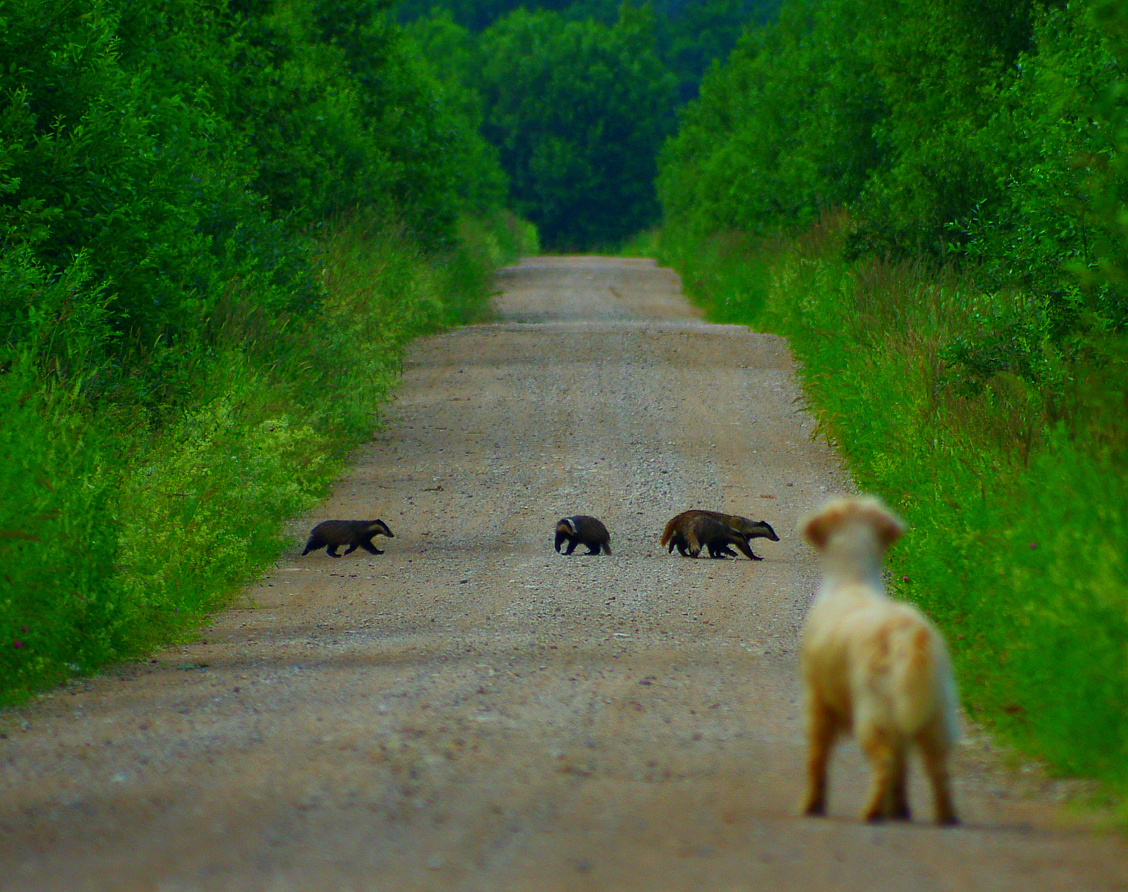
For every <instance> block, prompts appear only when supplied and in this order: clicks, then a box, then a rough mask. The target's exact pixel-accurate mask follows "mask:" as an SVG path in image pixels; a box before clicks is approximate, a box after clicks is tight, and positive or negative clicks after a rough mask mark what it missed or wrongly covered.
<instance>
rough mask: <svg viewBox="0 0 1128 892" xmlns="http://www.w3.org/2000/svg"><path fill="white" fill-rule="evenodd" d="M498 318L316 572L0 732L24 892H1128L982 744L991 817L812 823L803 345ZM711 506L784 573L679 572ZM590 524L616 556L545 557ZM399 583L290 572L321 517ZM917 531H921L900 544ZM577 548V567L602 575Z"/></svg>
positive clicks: (424, 405)
mask: <svg viewBox="0 0 1128 892" xmlns="http://www.w3.org/2000/svg"><path fill="white" fill-rule="evenodd" d="M499 287H500V288H501V289H502V293H501V294H500V295H499V296H498V298H497V300H496V309H497V315H498V319H499V320H501V321H499V322H497V323H495V324H490V325H480V326H475V327H471V328H465V329H461V330H458V331H453V332H449V333H446V334H441V335H438V336H435V337H431V338H427V339H425V340H422V341H420V342H418V343H417V344H416V345H415V346H414V348H413V349H412V350H411V352H410V354H409V356H408V358H407V362H406V366H405V373H404V381H403V387H402V390H401V392H400V395H399V398H398V399H397V401H396V403H395V404H394V405H393V406H392V407H391V409H390V412H389V415H388V418H387V423H386V425H385V426H384V428H383V429H382V430H381V431H380V432H379V433H378V434H377V435H376V437H375V439H374V440H373V441H372V442H371V443H370V444H367V445H366V446H364V447H363V448H361V449H359V450H358V451H357V453H356V455H355V460H354V462H353V465H352V469H351V470H350V471H349V473H348V474H346V475H345V476H344V477H343V478H342V479H341V480H340V481H339V482H338V484H337V486H336V488H335V491H334V493H333V495H332V496H331V498H330V499H329V501H328V502H327V503H326V504H325V505H324V506H322V507H321V508H319V509H318V510H317V511H316V512H315V513H313V514H311V515H310V516H308V517H304V518H300V519H299V520H298V521H296V522H295V523H294V526H293V533H294V542H295V550H294V552H293V553H292V554H291V555H288V556H287V557H285V558H284V559H283V560H281V561H280V562H279V563H278V565H277V566H276V567H275V568H274V569H273V570H272V571H271V572H270V573H269V574H267V575H266V576H265V577H264V578H263V579H262V580H261V581H260V582H259V583H257V584H256V585H254V586H252V587H251V588H249V589H248V590H247V591H246V592H245V593H244V594H243V595H242V596H241V597H240V598H239V599H238V600H237V602H236V604H235V606H234V607H233V608H232V609H230V610H228V611H225V612H224V613H223V614H221V615H219V616H217V617H216V618H215V621H214V622H213V623H212V624H211V625H210V626H209V627H208V628H206V629H205V630H204V631H203V633H202V639H201V640H200V641H199V642H197V643H194V644H192V645H190V646H185V647H178V648H175V649H172V650H169V651H167V652H164V653H161V654H158V655H157V656H156V658H155V659H154V660H153V661H151V662H145V663H142V664H139V665H135V666H131V667H126V668H124V669H121V670H119V671H116V672H114V673H112V674H109V675H106V676H103V677H100V678H97V679H93V680H89V681H86V682H81V683H78V684H75V685H72V686H70V687H68V688H65V689H59V690H56V691H55V692H53V693H50V694H47V695H45V696H44V697H42V698H40V699H39V700H37V701H36V702H34V703H32V704H31V705H29V706H28V707H26V708H24V709H22V710H19V711H15V712H8V713H4V714H2V715H0V731H2V732H3V738H2V739H0V760H2V761H0V766H2V767H0V772H2V773H0V783H2V785H3V786H2V788H3V791H4V793H3V800H2V802H0V888H2V889H21V890H25V889H26V890H86V889H91V890H160V892H172V890H259V889H261V890H277V892H284V890H338V889H339V890H384V889H388V890H392V889H394V890H397V892H405V890H429V889H435V890H463V889H465V890H536V892H541V890H571V889H601V890H602V889H616V890H617V889H638V890H682V889H693V890H737V889H739V890H777V889H779V890H783V889H787V890H805V889H820V890H821V889H827V890H855V889H856V890H863V889H864V890H886V889H888V890H901V892H903V890H953V892H954V890H960V892H963V890H985V889H992V890H995V889H998V890H1004V889H1015V890H1018V889H1021V890H1024V892H1036V890H1056V892H1060V890H1073V889H1076V890H1082V889H1084V890H1111V889H1128V846H1126V845H1125V842H1124V840H1123V838H1122V837H1120V836H1117V835H1116V834H1113V833H1111V832H1108V831H1107V830H1103V829H1102V828H1101V826H1100V822H1099V821H1098V819H1097V817H1095V816H1093V815H1090V814H1082V813H1079V812H1077V811H1076V810H1074V809H1070V808H1069V807H1067V806H1064V805H1062V804H1061V802H1060V800H1061V799H1062V787H1061V785H1057V784H1052V783H1049V782H1047V781H1044V780H1041V779H1040V778H1039V776H1038V774H1037V773H1036V772H1033V771H1031V770H1029V769H1024V768H1022V767H1021V766H1018V767H1015V766H1013V765H1011V766H1010V767H1005V766H1004V765H1003V760H1002V759H1001V758H1000V757H999V756H998V755H997V754H996V753H994V752H993V750H992V748H991V747H990V745H989V744H988V743H987V742H986V740H985V739H984V738H983V736H982V735H981V734H978V733H976V732H974V730H973V731H971V732H969V734H968V736H967V739H966V740H965V742H964V744H963V745H962V746H961V748H960V752H959V755H958V757H957V759H956V764H955V769H954V774H955V795H956V800H957V805H958V807H959V808H960V811H961V814H962V816H963V818H964V821H965V823H964V824H963V825H962V826H960V827H958V828H955V829H937V828H934V827H932V826H930V825H929V824H928V823H927V819H928V817H929V816H930V814H931V803H930V802H929V801H928V799H927V795H926V790H925V789H924V786H925V785H924V784H923V783H922V782H921V779H920V777H919V773H917V775H916V778H915V779H916V781H917V783H916V784H915V785H914V790H913V806H914V811H915V813H916V814H917V816H918V820H917V821H916V822H914V823H912V824H910V825H896V826H868V825H863V824H860V823H858V822H857V820H856V816H857V813H858V811H859V810H860V808H861V805H862V796H863V792H864V785H865V768H864V765H863V763H862V760H861V757H860V756H859V754H858V751H857V749H856V748H855V747H854V746H853V745H848V746H845V747H842V748H841V749H840V751H839V753H838V755H837V757H836V759H835V762H834V764H833V766H832V772H831V800H830V816H829V817H828V818H825V819H805V818H800V817H798V816H797V805H798V801H799V796H800V791H801V782H802V774H803V767H802V766H803V742H804V735H803V728H802V720H801V710H800V690H799V686H798V684H797V680H796V656H795V646H796V635H797V631H798V628H799V625H800V622H801V620H802V616H803V613H804V610H805V608H806V605H807V603H808V600H809V597H810V594H811V592H812V590H813V587H814V584H815V580H816V568H815V565H814V563H813V560H812V555H811V554H810V553H809V551H808V549H807V548H806V547H805V546H804V545H803V544H802V543H801V542H800V541H799V540H798V538H797V537H796V535H795V527H796V520H797V518H798V516H799V515H800V514H801V513H803V512H804V511H806V510H807V509H809V508H811V507H812V506H814V505H816V504H818V503H819V502H820V501H822V499H824V498H825V497H826V495H827V494H828V493H831V492H836V491H842V490H846V489H849V488H850V482H849V478H848V476H847V474H846V473H845V471H844V469H843V467H842V465H841V463H840V462H839V460H838V458H837V457H836V456H835V455H834V454H833V452H832V451H831V450H830V449H829V448H828V447H827V446H826V444H825V443H823V442H821V441H820V440H819V439H817V438H816V439H812V438H811V434H812V430H813V422H812V420H811V418H810V417H809V416H808V415H806V414H805V413H804V411H803V410H802V401H801V399H800V395H799V391H798V389H797V385H796V377H795V373H794V369H793V363H792V360H791V358H790V354H789V352H788V349H787V345H786V343H785V342H784V341H782V340H781V339H779V338H776V337H773V336H770V335H763V334H755V333H751V332H749V331H747V330H746V329H743V328H740V327H735V326H716V325H709V324H706V323H704V322H702V321H700V320H699V318H697V313H696V312H695V311H694V310H693V309H692V308H691V307H690V306H689V305H688V304H687V303H686V302H685V301H684V299H683V298H682V297H681V296H680V292H679V283H678V280H677V277H676V276H675V275H674V274H673V273H671V272H670V271H668V270H663V269H658V268H655V266H654V265H653V264H652V263H651V262H649V261H639V260H614V259H605V258H538V259H531V260H527V261H525V262H523V263H521V264H519V265H517V266H515V267H511V268H508V269H506V270H503V271H502V273H501V274H500V276H499ZM689 507H710V508H717V509H721V510H727V511H732V512H735V513H740V514H744V515H748V516H751V517H753V518H754V519H763V520H766V521H768V522H769V523H771V524H772V525H773V526H774V527H775V529H776V531H777V532H778V533H779V535H780V537H781V541H780V542H777V543H773V542H768V541H765V540H755V541H754V543H753V547H754V549H755V550H756V552H757V553H758V554H759V555H761V556H762V557H763V558H764V560H763V561H761V562H752V561H748V560H743V559H742V560H728V561H720V560H707V559H699V560H690V559H687V558H682V557H679V556H678V555H677V553H676V552H675V554H673V555H669V554H667V553H665V551H664V550H662V549H660V547H659V544H658V537H659V533H660V531H661V529H662V525H663V524H664V522H665V521H666V520H667V519H668V518H669V517H671V516H672V515H674V514H675V513H677V512H679V511H682V510H684V509H686V508H689ZM576 513H588V514H594V515H596V516H598V517H600V518H601V519H602V520H603V521H604V522H605V523H606V525H607V526H608V528H609V529H610V531H611V545H612V548H613V552H614V553H613V554H612V555H611V556H600V557H586V556H581V554H580V553H577V554H575V555H573V556H571V557H564V556H562V555H559V554H557V553H556V552H554V551H553V548H552V540H553V530H554V525H555V521H556V520H557V519H558V518H559V517H562V516H565V515H570V514H576ZM373 516H377V517H381V518H382V519H384V520H385V521H386V522H387V523H388V524H389V526H390V527H391V528H392V530H393V531H394V532H395V534H396V535H395V538H394V539H384V538H377V539H376V544H377V545H378V546H379V547H381V548H384V549H386V553H385V554H384V555H382V556H378V557H377V556H372V555H368V554H365V553H364V552H355V553H354V554H351V555H349V556H348V557H346V558H342V559H339V560H334V559H332V558H330V557H328V556H326V555H325V554H324V552H321V553H316V554H311V555H309V556H307V557H304V558H303V557H300V556H299V555H300V551H301V542H302V541H304V534H305V533H306V532H307V531H308V530H309V528H310V527H311V526H312V525H313V523H314V522H316V521H318V520H322V519H325V518H329V517H339V518H354V517H355V518H367V517H373ZM910 535H912V534H911V533H910ZM581 551H582V549H581Z"/></svg>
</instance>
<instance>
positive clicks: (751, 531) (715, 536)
mask: <svg viewBox="0 0 1128 892" xmlns="http://www.w3.org/2000/svg"><path fill="white" fill-rule="evenodd" d="M699 517H706V518H709V519H710V520H712V521H714V522H715V523H716V524H719V525H721V527H727V528H728V529H729V530H730V531H731V532H732V533H733V534H734V536H735V537H736V538H732V537H728V536H726V535H725V534H724V530H723V529H717V528H716V527H714V526H712V525H709V524H705V525H704V526H703V527H702V528H701V529H700V530H698V533H697V534H696V535H695V536H694V540H695V541H694V543H693V545H692V546H691V544H690V542H689V539H688V536H687V532H688V530H689V527H690V525H691V524H692V523H693V521H694V520H695V519H696V518H699ZM752 539H768V540H769V541H772V542H778V541H779V536H777V535H776V532H775V530H773V529H772V527H771V524H769V523H768V522H767V521H763V520H749V519H748V518H747V517H741V516H740V515H739V514H723V513H721V512H720V511H705V510H701V509H697V508H694V509H691V510H689V511H683V512H682V513H681V514H678V515H677V516H676V517H673V518H671V519H670V520H669V522H668V523H667V524H666V526H665V528H664V529H663V530H662V540H661V542H662V544H663V545H668V546H669V547H668V549H667V550H668V551H669V552H670V553H671V554H672V553H673V551H674V549H675V548H677V550H678V551H679V552H680V553H681V555H682V557H697V555H698V554H700V552H701V548H702V547H703V546H704V547H707V548H708V549H709V554H710V556H711V557H724V556H725V555H726V554H727V555H729V556H731V557H736V555H735V554H734V553H733V552H732V551H731V550H730V549H729V548H728V543H730V542H731V543H732V544H733V545H736V547H737V548H739V549H740V551H741V553H743V554H744V555H746V556H747V557H748V559H749V560H753V561H758V560H762V558H759V557H757V556H756V555H755V554H753V553H752V548H751V547H750V545H749V542H750V541H751V540H752ZM722 540H723V541H722ZM710 541H712V542H714V543H716V545H717V547H716V548H714V547H713V545H711V544H710Z"/></svg>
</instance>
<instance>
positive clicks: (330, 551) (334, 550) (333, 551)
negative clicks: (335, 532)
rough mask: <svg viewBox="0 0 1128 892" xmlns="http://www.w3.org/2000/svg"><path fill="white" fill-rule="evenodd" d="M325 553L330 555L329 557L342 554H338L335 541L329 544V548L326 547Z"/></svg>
mask: <svg viewBox="0 0 1128 892" xmlns="http://www.w3.org/2000/svg"><path fill="white" fill-rule="evenodd" d="M325 553H326V554H327V555H329V557H340V555H339V554H337V545H336V543H334V544H332V545H330V546H329V547H328V548H326V549H325Z"/></svg>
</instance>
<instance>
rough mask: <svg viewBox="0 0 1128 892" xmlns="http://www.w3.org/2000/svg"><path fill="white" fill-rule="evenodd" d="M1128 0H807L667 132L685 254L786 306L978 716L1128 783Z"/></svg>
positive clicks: (667, 181)
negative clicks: (902, 519) (887, 511)
mask: <svg viewBox="0 0 1128 892" xmlns="http://www.w3.org/2000/svg"><path fill="white" fill-rule="evenodd" d="M1126 64H1128V10H1126V8H1125V7H1124V5H1123V4H1122V3H1119V2H1113V0H1090V2H1046V3H1036V2H1031V0H1024V2H1013V0H1006V2H1002V0H988V2H975V3H971V2H967V0H940V2H935V3H927V4H920V3H909V2H902V0H878V2H873V0H823V2H810V3H802V2H792V3H789V4H786V5H785V7H784V8H783V9H782V11H781V13H780V16H779V18H778V20H777V21H775V22H772V23H770V24H769V25H767V26H762V27H750V28H749V29H748V30H746V31H745V32H744V33H743V34H742V36H741V38H740V40H739V43H738V44H737V45H736V47H735V49H734V50H733V52H732V53H731V54H730V55H729V57H728V58H727V60H726V61H725V63H724V64H723V65H721V66H718V67H716V68H714V69H712V70H711V71H710V72H709V73H708V74H707V76H706V77H705V79H704V82H703V83H702V85H701V89H700V94H699V96H698V98H697V99H696V100H694V101H693V102H691V103H690V104H689V105H688V106H687V107H686V108H685V109H684V111H683V112H682V113H681V115H680V118H679V127H678V130H677V133H676V135H675V136H674V137H672V138H671V139H670V140H669V141H668V142H667V144H666V145H665V146H664V148H663V153H662V158H661V162H660V173H659V194H660V199H661V203H662V207H663V211H664V228H663V233H662V239H663V250H664V252H665V255H666V257H667V258H668V259H669V260H670V261H671V262H672V263H673V264H674V265H675V266H677V268H678V269H679V270H680V271H681V272H682V274H683V278H684V280H685V282H686V285H687V286H688V287H689V289H690V290H691V291H692V293H693V294H695V295H696V296H697V298H698V299H700V300H701V301H702V302H703V303H705V305H706V306H707V307H709V310H710V315H711V317H712V318H714V319H718V320H726V321H737V322H744V323H747V324H751V325H755V326H756V327H758V328H761V329H768V330H772V331H776V332H779V333H781V334H784V335H786V336H787V338H788V340H789V342H790V343H791V347H792V349H793V351H794V352H795V354H796V356H797V358H798V359H799V360H800V363H801V368H802V373H803V375H804V378H805V389H806V394H807V398H808V400H809V403H810V405H811V407H812V409H813V410H814V411H815V412H816V414H817V415H818V416H819V419H820V423H821V430H822V432H823V433H824V434H825V435H826V436H827V437H828V438H831V439H833V440H834V441H835V442H836V443H837V444H838V445H839V446H840V448H841V449H842V451H843V453H844V454H845V456H846V458H847V460H848V461H849V463H850V466H851V469H852V471H853V473H854V476H855V479H856V480H857V482H858V484H859V486H861V487H862V488H863V489H867V490H873V491H877V492H880V493H881V494H882V495H884V496H885V497H886V498H887V499H888V500H889V501H890V502H892V503H893V504H894V505H896V506H897V508H898V509H899V510H900V511H902V512H903V513H904V514H905V516H906V517H907V518H908V520H909V521H910V523H911V524H912V526H913V527H914V533H913V534H911V535H910V536H909V537H907V538H906V540H905V542H904V544H903V545H902V546H900V547H898V549H897V550H896V552H895V555H894V560H895V567H896V569H895V571H894V574H893V580H894V582H895V585H896V588H897V589H898V591H899V593H900V594H901V595H903V596H905V597H909V598H912V599H913V600H916V601H918V602H919V603H921V604H923V605H924V606H925V607H927V608H928V609H929V610H930V612H931V613H932V615H933V616H934V617H935V618H936V619H937V620H938V621H939V622H940V623H941V625H942V626H943V627H944V628H945V630H946V631H947V632H948V634H949V636H950V638H951V640H952V642H953V646H954V650H955V656H956V660H957V664H958V667H959V673H960V677H961V685H962V692H963V701H964V705H965V707H966V708H967V709H968V711H969V713H970V714H971V715H972V716H973V717H974V718H975V719H977V720H978V721H980V722H982V723H984V724H986V725H988V726H989V727H992V728H994V729H996V730H998V731H999V732H1000V733H1002V734H1004V735H1007V736H1009V737H1010V738H1011V739H1012V740H1015V741H1017V742H1018V743H1019V744H1020V746H1021V747H1022V748H1023V749H1024V750H1025V751H1027V752H1033V753H1035V754H1037V755H1039V756H1041V757H1043V758H1044V759H1046V760H1047V761H1048V763H1049V764H1050V765H1052V766H1053V767H1054V768H1055V769H1057V770H1059V771H1064V772H1079V773H1082V774H1088V775H1098V776H1100V777H1103V778H1105V779H1106V780H1108V781H1109V782H1110V783H1112V784H1113V786H1114V787H1118V788H1119V789H1120V790H1122V791H1123V790H1124V789H1125V788H1128V768H1126V766H1128V706H1126V701H1125V699H1124V696H1123V691H1124V690H1125V688H1126V686H1128V602H1126V599H1125V594H1124V593H1125V592H1126V591H1128V551H1126V549H1125V545H1124V544H1125V542H1128V475H1126V473H1125V471H1126V470H1128V210H1126V207H1128V204H1126V200H1128V114H1126V112H1128V76H1126V68H1125V66H1126Z"/></svg>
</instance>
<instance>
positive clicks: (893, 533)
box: [866, 500, 908, 548]
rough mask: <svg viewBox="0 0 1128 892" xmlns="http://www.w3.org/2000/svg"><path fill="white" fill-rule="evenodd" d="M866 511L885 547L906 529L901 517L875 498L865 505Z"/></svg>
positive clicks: (903, 533)
mask: <svg viewBox="0 0 1128 892" xmlns="http://www.w3.org/2000/svg"><path fill="white" fill-rule="evenodd" d="M866 513H867V514H869V517H870V522H871V523H872V524H873V528H874V530H876V531H877V537H878V539H879V540H880V541H881V544H882V545H883V546H885V547H886V548H888V547H889V546H890V545H892V544H893V543H894V542H896V541H897V540H898V539H900V538H901V537H902V536H903V535H905V531H906V530H907V529H908V526H907V525H906V524H905V522H904V521H903V520H901V518H899V517H898V516H897V515H896V514H894V513H893V512H892V511H890V510H889V509H888V508H886V507H885V506H884V505H882V504H881V503H880V502H878V501H876V500H874V502H873V503H872V504H871V505H868V506H867V510H866Z"/></svg>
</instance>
